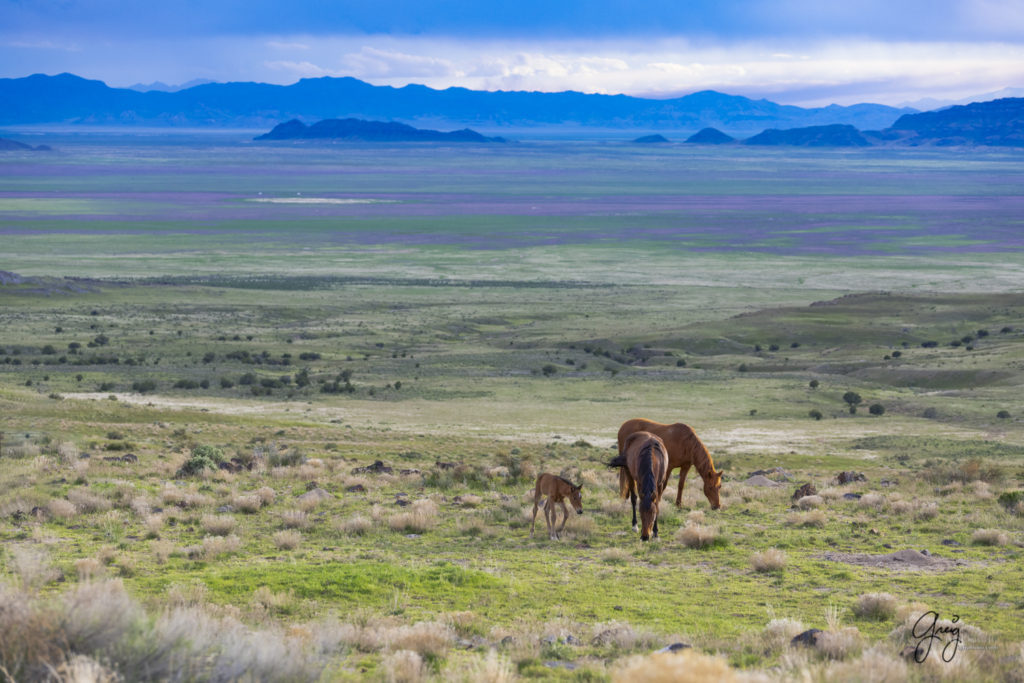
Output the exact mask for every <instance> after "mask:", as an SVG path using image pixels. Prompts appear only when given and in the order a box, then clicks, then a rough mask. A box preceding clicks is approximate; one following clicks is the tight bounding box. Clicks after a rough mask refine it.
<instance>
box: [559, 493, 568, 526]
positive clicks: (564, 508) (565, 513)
mask: <svg viewBox="0 0 1024 683" xmlns="http://www.w3.org/2000/svg"><path fill="white" fill-rule="evenodd" d="M568 521H569V508H568V507H567V506H566V505H565V499H564V498H563V499H562V526H560V527H558V533H562V531H563V530H564V529H565V523H566V522H568Z"/></svg>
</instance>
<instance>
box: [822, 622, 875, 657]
mask: <svg viewBox="0 0 1024 683" xmlns="http://www.w3.org/2000/svg"><path fill="white" fill-rule="evenodd" d="M863 646H864V640H863V638H861V635H860V631H858V630H857V628H856V627H854V626H846V627H843V628H830V629H828V630H826V631H822V632H821V633H819V634H818V644H817V647H818V650H819V651H821V652H822V653H823V654H824V655H825V656H826V657H828V658H829V659H840V660H842V659H846V658H847V657H849V656H850V655H852V654H854V653H856V652H859V651H860V650H861V648H862V647H863Z"/></svg>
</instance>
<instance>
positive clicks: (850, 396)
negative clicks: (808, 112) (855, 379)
mask: <svg viewBox="0 0 1024 683" xmlns="http://www.w3.org/2000/svg"><path fill="white" fill-rule="evenodd" d="M843 400H844V401H846V403H847V404H848V405H849V406H850V414H851V415H852V414H854V413H856V412H857V406H858V405H860V404H861V403H862V402H863V401H864V399H862V398H861V397H860V394H858V393H857V392H855V391H847V392H846V393H845V394H843Z"/></svg>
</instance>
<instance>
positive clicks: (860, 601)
mask: <svg viewBox="0 0 1024 683" xmlns="http://www.w3.org/2000/svg"><path fill="white" fill-rule="evenodd" d="M896 607H897V603H896V596H894V595H892V594H890V593H866V594H864V595H862V596H860V597H859V598H857V604H856V605H854V606H853V613H854V614H856V615H857V616H858V617H861V618H862V619H877V620H879V621H882V620H884V619H892V618H893V617H894V616H896Z"/></svg>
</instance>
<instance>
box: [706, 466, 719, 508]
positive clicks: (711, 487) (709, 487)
mask: <svg viewBox="0 0 1024 683" xmlns="http://www.w3.org/2000/svg"><path fill="white" fill-rule="evenodd" d="M721 488H722V470H711V474H710V476H708V477H707V478H706V479H705V480H704V495H705V496H707V498H708V502H709V503H711V509H712V510H717V509H718V508H720V507H722V500H721V499H720V498H719V496H718V492H719V489H721Z"/></svg>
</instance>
